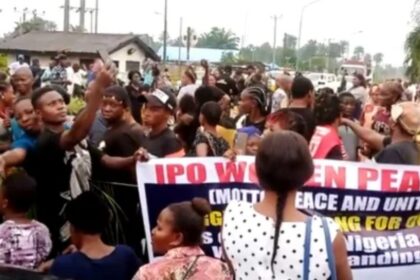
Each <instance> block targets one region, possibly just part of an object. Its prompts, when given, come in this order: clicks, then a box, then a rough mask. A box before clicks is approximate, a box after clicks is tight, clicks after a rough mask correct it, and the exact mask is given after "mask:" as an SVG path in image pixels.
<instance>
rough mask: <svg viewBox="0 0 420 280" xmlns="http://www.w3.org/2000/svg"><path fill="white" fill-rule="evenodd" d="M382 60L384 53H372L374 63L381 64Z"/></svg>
mask: <svg viewBox="0 0 420 280" xmlns="http://www.w3.org/2000/svg"><path fill="white" fill-rule="evenodd" d="M382 60H384V54H383V53H375V54H374V55H373V61H375V64H376V65H379V64H381V62H382Z"/></svg>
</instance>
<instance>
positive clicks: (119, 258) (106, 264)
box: [50, 245, 140, 280]
mask: <svg viewBox="0 0 420 280" xmlns="http://www.w3.org/2000/svg"><path fill="white" fill-rule="evenodd" d="M139 266H140V263H139V260H138V259H137V257H136V255H135V253H134V251H133V250H132V249H131V248H130V247H128V246H124V245H118V246H116V247H115V249H114V250H113V251H112V252H111V253H110V254H109V255H107V256H105V257H103V258H99V259H93V258H90V257H88V256H87V255H85V254H83V253H82V252H76V253H72V254H69V255H64V256H60V257H58V258H56V259H55V260H54V264H53V266H52V267H51V271H50V273H51V274H53V275H57V276H60V277H63V278H71V279H74V280H103V279H119V280H131V279H132V277H133V275H134V274H135V273H136V271H137V269H138V268H139Z"/></svg>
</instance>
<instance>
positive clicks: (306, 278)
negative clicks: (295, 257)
mask: <svg viewBox="0 0 420 280" xmlns="http://www.w3.org/2000/svg"><path fill="white" fill-rule="evenodd" d="M311 234H312V217H308V218H307V220H306V227H305V243H304V247H303V250H304V252H303V280H309V265H310V254H311Z"/></svg>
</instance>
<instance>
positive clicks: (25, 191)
mask: <svg viewBox="0 0 420 280" xmlns="http://www.w3.org/2000/svg"><path fill="white" fill-rule="evenodd" d="M35 194H36V183H35V181H34V180H33V179H32V178H31V177H29V176H28V175H26V174H25V173H15V174H12V175H10V176H9V177H7V178H6V179H5V180H4V182H3V185H2V187H1V190H0V207H1V212H2V214H3V219H4V221H5V222H4V223H3V224H1V225H0V264H5V265H13V266H19V267H23V268H26V269H34V268H36V267H38V265H40V264H41V262H42V261H44V260H45V258H46V257H47V256H48V254H49V252H50V250H51V246H52V245H51V239H50V233H49V231H48V228H47V227H46V226H45V225H43V224H41V223H39V222H37V221H35V220H31V219H28V218H27V212H28V211H29V210H30V209H31V207H32V205H33V203H34V202H35Z"/></svg>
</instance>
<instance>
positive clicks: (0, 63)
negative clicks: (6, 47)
mask: <svg viewBox="0 0 420 280" xmlns="http://www.w3.org/2000/svg"><path fill="white" fill-rule="evenodd" d="M7 67H8V64H7V54H3V53H2V54H0V71H3V72H5V71H6V70H7Z"/></svg>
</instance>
